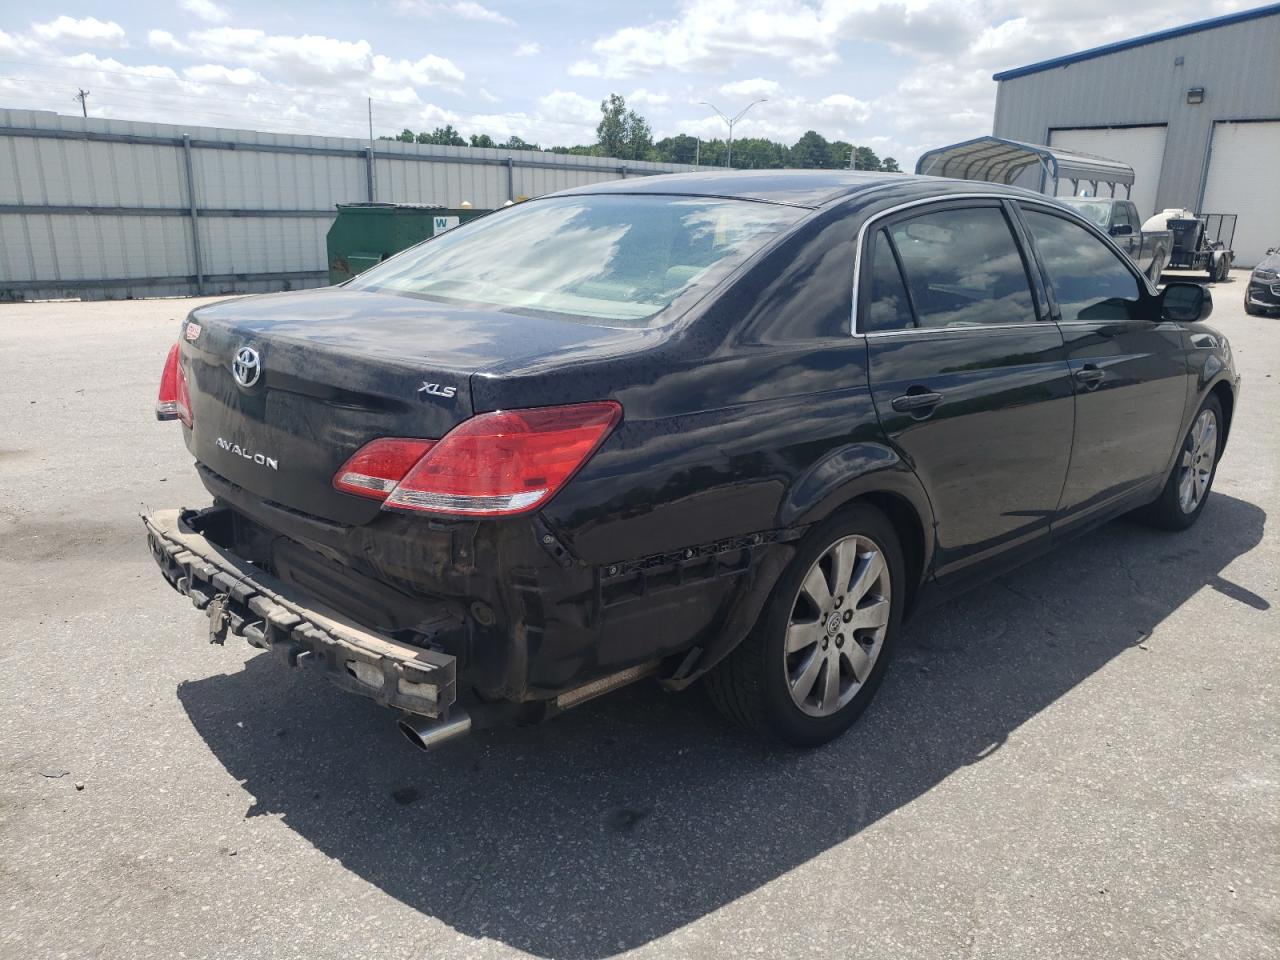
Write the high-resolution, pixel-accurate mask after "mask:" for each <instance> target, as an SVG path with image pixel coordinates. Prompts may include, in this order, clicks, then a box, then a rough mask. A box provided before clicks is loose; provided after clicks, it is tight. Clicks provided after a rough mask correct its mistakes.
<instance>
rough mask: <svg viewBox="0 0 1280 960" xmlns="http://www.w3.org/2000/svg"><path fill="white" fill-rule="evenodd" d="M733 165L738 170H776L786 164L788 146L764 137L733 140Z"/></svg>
mask: <svg viewBox="0 0 1280 960" xmlns="http://www.w3.org/2000/svg"><path fill="white" fill-rule="evenodd" d="M733 166H734V168H735V169H738V170H770V169H772V170H776V169H778V168H779V167H783V166H786V147H784V146H783V145H782V144H780V143H774V142H773V141H772V140H766V139H765V138H764V137H743V138H742V139H740V140H735V141H733Z"/></svg>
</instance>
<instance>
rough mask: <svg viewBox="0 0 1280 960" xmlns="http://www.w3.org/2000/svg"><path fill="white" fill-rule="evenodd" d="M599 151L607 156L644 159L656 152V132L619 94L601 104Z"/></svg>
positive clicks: (597, 143) (598, 136)
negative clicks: (654, 142) (654, 141)
mask: <svg viewBox="0 0 1280 960" xmlns="http://www.w3.org/2000/svg"><path fill="white" fill-rule="evenodd" d="M596 149H597V151H598V152H599V153H600V154H601V155H602V156H606V157H617V158H619V159H621V160H643V159H644V158H645V157H647V156H648V155H649V152H650V151H651V150H652V149H653V130H652V129H651V128H650V127H649V123H648V121H646V120H645V118H644V117H642V116H640V114H638V113H636V112H635V111H634V110H628V109H627V101H626V100H625V99H623V98H622V97H621V96H619V95H618V94H616V93H611V94H609V97H608V99H605V100H601V101H600V123H599V124H598V125H597V126H596Z"/></svg>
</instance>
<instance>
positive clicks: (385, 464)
mask: <svg viewBox="0 0 1280 960" xmlns="http://www.w3.org/2000/svg"><path fill="white" fill-rule="evenodd" d="M434 444H435V441H434V440H401V439H397V438H394V437H387V438H384V439H382V440H374V441H373V442H372V443H366V444H365V445H364V446H363V447H361V448H360V449H359V450H357V451H356V452H355V454H354V455H353V456H352V457H351V459H350V460H348V461H347V462H346V463H344V464H343V465H342V467H341V469H339V470H338V472H337V473H336V474H335V475H334V478H333V485H334V487H335V488H336V489H338V490H341V491H342V492H343V493H354V494H355V495H356V496H358V497H372V498H373V499H375V500H385V499H386V498H387V494H389V493H390V492H391V491H392V490H394V489H395V487H396V484H397V483H399V482H400V480H401V478H402V477H403V476H404V475H405V474H406V473H408V472H409V471H410V470H411V469H412V468H413V465H414V464H415V463H417V462H418V461H419V460H421V459H422V456H423V454H425V453H426V452H427V451H428V450H430V449H431V447H432V446H433V445H434Z"/></svg>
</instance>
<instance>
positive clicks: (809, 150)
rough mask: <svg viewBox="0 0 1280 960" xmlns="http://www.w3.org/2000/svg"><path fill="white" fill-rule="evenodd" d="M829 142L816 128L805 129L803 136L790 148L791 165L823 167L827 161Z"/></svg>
mask: <svg viewBox="0 0 1280 960" xmlns="http://www.w3.org/2000/svg"><path fill="white" fill-rule="evenodd" d="M829 154H830V144H828V143H827V138H826V137H824V136H823V135H822V134H820V133H818V131H816V130H806V131H805V133H804V136H802V137H801V138H800V139H799V140H797V141H796V142H795V146H793V147H792V148H791V165H792V166H793V167H806V168H814V167H825V166H826V165H827V164H828V162H830V161H829Z"/></svg>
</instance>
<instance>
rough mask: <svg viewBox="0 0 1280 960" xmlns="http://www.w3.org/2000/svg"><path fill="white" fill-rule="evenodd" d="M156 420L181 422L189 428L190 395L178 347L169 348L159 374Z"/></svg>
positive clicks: (175, 345)
mask: <svg viewBox="0 0 1280 960" xmlns="http://www.w3.org/2000/svg"><path fill="white" fill-rule="evenodd" d="M156 419H157V420H181V421H182V422H183V423H185V424H186V425H187V426H188V427H189V426H191V394H190V392H189V391H188V390H187V374H186V371H184V370H183V369H182V362H181V357H180V356H179V352H178V345H177V344H176V343H175V344H174V345H173V346H172V347H170V348H169V356H168V357H167V358H166V359H165V362H164V373H162V374H160V395H159V396H158V397H156Z"/></svg>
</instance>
